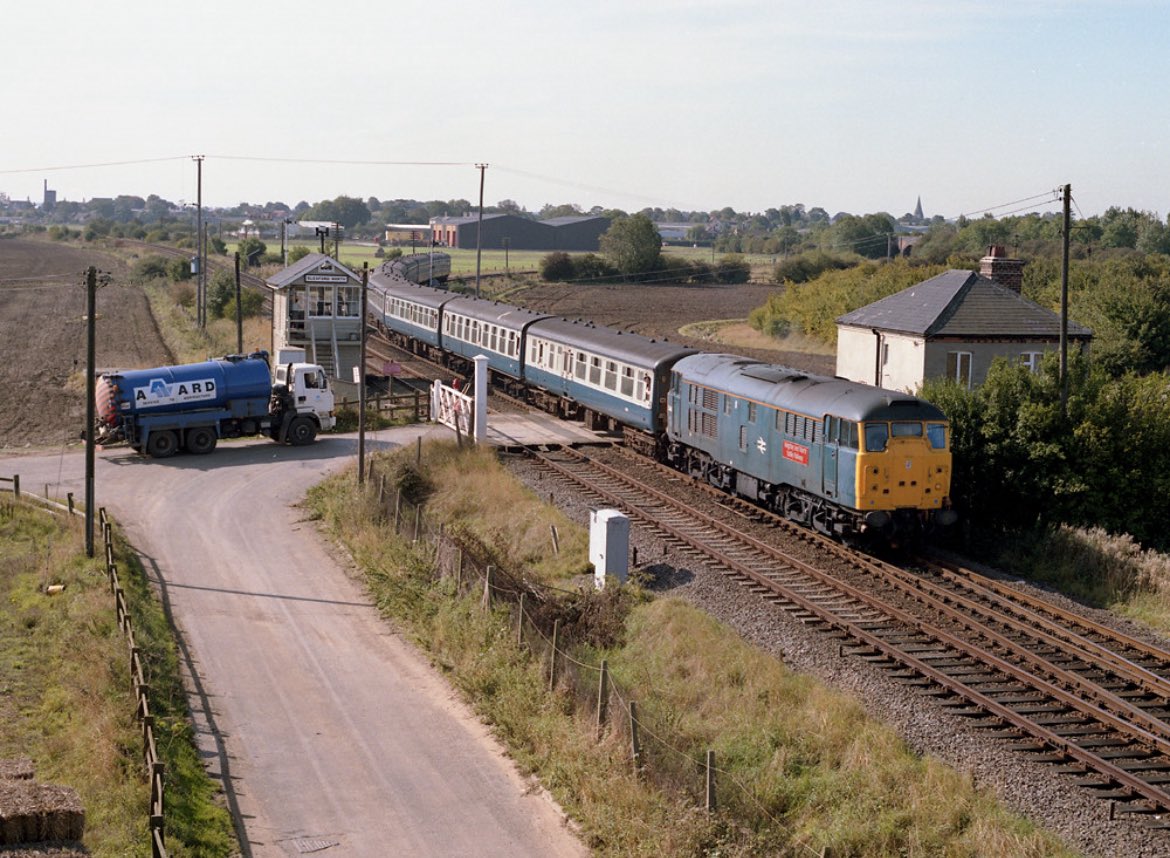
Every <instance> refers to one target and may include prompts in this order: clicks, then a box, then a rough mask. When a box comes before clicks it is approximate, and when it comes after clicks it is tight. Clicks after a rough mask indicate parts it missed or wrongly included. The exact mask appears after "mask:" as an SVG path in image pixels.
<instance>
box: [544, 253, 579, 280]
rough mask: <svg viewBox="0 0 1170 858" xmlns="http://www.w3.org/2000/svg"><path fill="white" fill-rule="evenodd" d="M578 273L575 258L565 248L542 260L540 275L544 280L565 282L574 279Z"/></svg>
mask: <svg viewBox="0 0 1170 858" xmlns="http://www.w3.org/2000/svg"><path fill="white" fill-rule="evenodd" d="M575 274H576V270H575V269H574V268H573V259H572V257H570V256H569V254H567V253H565V252H564V251H563V250H557V251H554V252H553V253H550V254H548V255H547V256H545V257H544V258H543V259H541V260H540V277H541V279H542V280H549V281H552V282H563V281H565V280H572V279H573V276H574V275H575Z"/></svg>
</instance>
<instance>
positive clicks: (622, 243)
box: [601, 214, 662, 277]
mask: <svg viewBox="0 0 1170 858" xmlns="http://www.w3.org/2000/svg"><path fill="white" fill-rule="evenodd" d="M601 252H602V253H603V254H604V255H605V256H606V257H607V258H608V259H609V261H610V262H612V263H613V266H614V268H616V269H617V270H618V273H619V274H624V275H625V276H627V277H633V276H637V275H641V274H647V273H650V272H652V271H654V270H656V269H657V268H658V267H659V258H660V257H661V255H662V236H661V235H659V233H658V228H657V227H656V226H654V223H653V221H651V220H650V218H648V217H646V215H644V214H636V215H631V216H630V217H628V218H623V219H622V220H619V221H616V222H614V224H613V225H612V226H610V228H609V229H608V230H606V232H605V234H604V235H602V236H601Z"/></svg>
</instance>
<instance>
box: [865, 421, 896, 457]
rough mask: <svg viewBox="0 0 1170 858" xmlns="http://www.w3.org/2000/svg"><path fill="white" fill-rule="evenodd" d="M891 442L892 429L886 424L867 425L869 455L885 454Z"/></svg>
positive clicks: (866, 438)
mask: <svg viewBox="0 0 1170 858" xmlns="http://www.w3.org/2000/svg"><path fill="white" fill-rule="evenodd" d="M889 440H890V427H889V426H887V425H886V424H885V423H866V424H865V450H866V452H867V453H884V452H885V449H886V443H887V442H888V441H889Z"/></svg>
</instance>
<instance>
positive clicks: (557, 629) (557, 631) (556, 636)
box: [548, 620, 561, 691]
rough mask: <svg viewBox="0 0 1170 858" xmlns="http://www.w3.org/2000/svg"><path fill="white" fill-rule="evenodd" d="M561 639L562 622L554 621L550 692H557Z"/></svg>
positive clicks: (549, 667)
mask: <svg viewBox="0 0 1170 858" xmlns="http://www.w3.org/2000/svg"><path fill="white" fill-rule="evenodd" d="M560 637H561V621H560V620H553V638H552V653H551V655H550V657H549V665H548V690H549V691H556V688H557V646H558V645H559V643H560Z"/></svg>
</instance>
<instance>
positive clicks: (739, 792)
mask: <svg viewBox="0 0 1170 858" xmlns="http://www.w3.org/2000/svg"><path fill="white" fill-rule="evenodd" d="M369 473H370V485H371V486H372V487H373V491H374V492H375V493H376V497H377V500H378V504H379V506H380V508H381V511H382V512H383V514H384V515H385V517H386V521H387V523H388V524H390V525H391V526H392V527H393V529H394V532H395V534H396V535H397V536H398V537H400V538H403V539H409V540H410V541H411V542H412V543H413V547H414V550H415V551H416V553H418V554H419V555H420V556H422V557H423V558H424V559H425V560H426V561H427V565H428V566H429V568H430V574H431V575H432V578H433V580H434V581H435V582H436V583H439V582H442V583H443V584H444V585H445V586H444V587H443V590H444V592H451V594H452V597H453V598H461V597H468V596H474V597H477V598H478V599H479V600H480V604H481V607H482V608H483V609H484V610H489V609H492V608H494V609H496V610H501V609H506V610H507V611H508V612H509V618H510V622H511V624H512V627H513V628H514V629H515V640H516V642H517V644H518V645H520V646H521V647H522V648H523V649H525V650H527V652H528V654H529V657H530V658H532V659H533V660H534V661H535V662H537V663H539V664H540V665H541V666H542V669H543V673H544V676H545V677H546V678H547V682H548V688H549V690H550V691H551V692H553V693H557V694H561V695H564V696H566V697H567V698H568V699H570V700H571V701H572V704H573V707H574V711H575V713H576V714H577V715H579V716H582V717H585V718H588V719H591V720H592V721H593V723H594V724H595V725H596V732H597V738H598V740H599V742H600V741H608V742H612V743H620V744H621V745H622V746H624V747H625V748H626V749H627V753H628V755H629V763H630V766H631V769H632V771H633V772H634V774H635V775H636V776H637V777H639V778H640V779H643V780H645V781H647V782H648V783H650V784H653V785H654V786H656V787H659V788H661V789H663V790H667V791H669V792H671V793H672V794H675V795H685V796H687V797H688V798H689V799H690V800H691V801H692V802H693V803H694V804H695V805H697V806H700V807H703V808H705V809H706V810H707V811H709V812H711V813H715V812H717V811H719V810H721V809H723V810H726V811H727V812H728V813H729V814H731V815H733V816H736V817H738V818H739V819H740V821H741V822H742V821H745V820H752V819H756V820H763V821H766V824H767V825H769V826H771V827H773V830H775V831H778V832H786V833H788V834H790V835H791V834H793V832H792V831H791V828H790V826H788V825H786V824H785V823H784V822H783V821H782V820H780V819H779V818H777V817H776V816H775V814H774V813H772V812H771V811H770V810H769V809H768V807H767V805H766V803H765V801H764V800H763V799H762V798H761V797H760V795H759V794H758V793H757V791H756V790H755V789H753V787H752V786H750V785H748V784H745V783H743V781H741V780H740V779H739V778H737V777H736V776H735V774H734V773H733V772H731V771H729V770H727V769H724V768H720V767H719V766H718V765H717V762H716V758H715V751H714V750H713V749H710V748H707V749H703V750H700V751H696V750H695V742H694V740H693V739H689V738H687V737H685V736H683V735H681V734H680V733H678V732H677V731H675V730H673V729H672V727H671V725H670V723H669V716H668V715H667V714H655V713H656V712H658V710H661V709H663V707H661V706H655V705H654V704H655V701H654V700H653V699H650V700H648V701H647V699H646V698H645V697H643V696H641V695H640V694H639V693H638V690H637V689H635V688H633V687H630V686H627V685H625V684H623V683H621V682H619V681H617V680H616V679H615V678H614V676H613V674H612V673H611V672H610V670H609V666H608V663H607V662H606V661H605V660H601V661H600V662H599V663H589V662H586V661H581V660H579V659H578V658H576V657H575V656H574V654H573V652H574V651H575V648H573V647H572V643H573V642H572V641H571V640H569V639H567V638H568V636H567V635H566V633H565V630H564V629H563V628H562V626H561V622H560V619H559V618H558V617H557V616H556V614H557V613H558V612H557V611H556V610H555V609H552V608H551V607H550V606H552V605H554V603H556V602H557V601H558V600H560V599H563V598H564V597H565V596H566V595H570V594H574V593H572V591H567V590H562V589H558V588H556V587H551V586H549V585H546V584H541V583H538V582H535V581H532V580H530V579H528V578H527V577H525V576H524V574H523V571H522V570H509V569H505V568H503V567H501V566H499V565H494V564H491V563H489V562H488V561H487V560H486V559H485V558H484V557H483V556H481V552H480V551H479V550H477V549H476V547H474V546H471V545H468V544H466V543H465V541H464V540H463V539H462V538H461V537H460V536H458V535H452V534H451V533H450V532H448V531H447V530H446V528H445V527H444V526H443V525H442V524H438V525H436V524H433V523H432V522H431V521H429V520H428V519H427V516H426V513H425V509H424V507H423V506H422V505H418V504H411V503H410V502H408V501H407V500H406V499H405V498H404V497H403V493H402V491H400V490H395V489H390V490H388V489H387V486H388V484H392V483H393V479H392V477H391V475H390V474H389V473H386V472H384V471H383V470H379V468H378V466H377V464H376V463H371V466H370V471H369ZM640 699H641V700H642V701H643V702H645V703H647V705H645V706H640V705H639V700H640ZM792 845H793V847H794V848H795V849H797V850H799V851H802V852H804V853H805V854H808V855H813V856H819V858H828V856H829V855H830V852H829V850H828V849H827V848H825V849H822V850H814V849H813V848H811V847H809V846H807V845H804V844H801V843H798V842H797V843H793V844H792Z"/></svg>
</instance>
